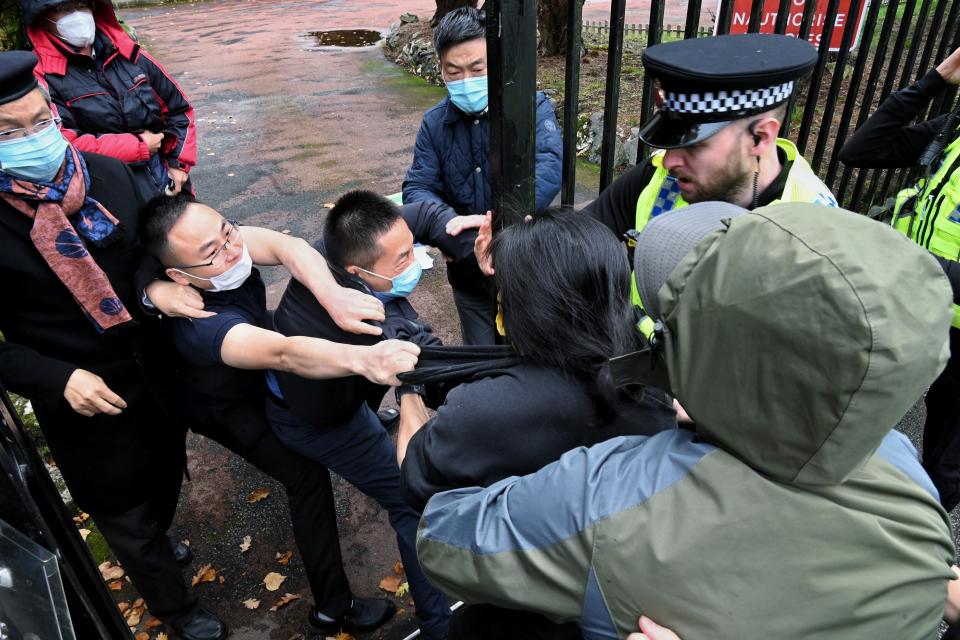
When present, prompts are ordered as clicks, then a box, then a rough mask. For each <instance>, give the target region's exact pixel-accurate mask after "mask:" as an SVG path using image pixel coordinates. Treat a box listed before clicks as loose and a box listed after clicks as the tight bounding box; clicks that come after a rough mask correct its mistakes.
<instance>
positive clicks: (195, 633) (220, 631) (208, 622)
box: [170, 607, 227, 640]
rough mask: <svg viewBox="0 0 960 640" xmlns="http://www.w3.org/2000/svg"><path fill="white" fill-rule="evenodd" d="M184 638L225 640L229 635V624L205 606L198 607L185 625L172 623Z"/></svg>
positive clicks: (190, 639)
mask: <svg viewBox="0 0 960 640" xmlns="http://www.w3.org/2000/svg"><path fill="white" fill-rule="evenodd" d="M170 626H171V627H173V629H174V631H176V632H177V633H179V634H180V637H181V638H183V640H223V639H224V638H226V637H227V625H225V624H223V621H222V620H220V618H218V617H217V616H215V615H213V614H212V613H210V612H209V611H207V610H206V609H204V608H203V607H201V608H199V609H197V613H196V614H194V616H193V617H192V618H190V620H188V621H187V622H186V623H185V624H183V625H177V624H171V625H170Z"/></svg>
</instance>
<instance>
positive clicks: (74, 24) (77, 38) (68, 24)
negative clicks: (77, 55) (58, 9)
mask: <svg viewBox="0 0 960 640" xmlns="http://www.w3.org/2000/svg"><path fill="white" fill-rule="evenodd" d="M54 24H56V25H57V32H58V33H59V34H60V37H61V38H63V40H64V42H66V43H68V44H71V45H73V46H75V47H76V48H78V49H83V48H84V47H89V46H90V45H92V44H93V39H94V36H96V34H97V26H96V24H94V22H93V14H92V13H90V12H88V11H74V12H73V13H68V14H67V15H65V16H63V17H62V18H60V19H59V20H57V21H56V22H55V23H54Z"/></svg>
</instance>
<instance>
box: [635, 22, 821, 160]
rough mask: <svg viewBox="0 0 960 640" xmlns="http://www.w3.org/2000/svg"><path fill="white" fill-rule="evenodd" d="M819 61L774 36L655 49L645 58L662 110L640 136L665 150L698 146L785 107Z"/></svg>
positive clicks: (804, 45) (803, 46) (804, 47)
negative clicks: (740, 122)
mask: <svg viewBox="0 0 960 640" xmlns="http://www.w3.org/2000/svg"><path fill="white" fill-rule="evenodd" d="M816 62H817V49H816V48H815V47H814V46H813V45H811V44H810V43H808V42H806V41H805V40H799V39H797V38H793V37H791V36H782V35H775V34H761V33H750V34H743V35H726V36H716V37H710V38H691V39H689V40H679V41H676V42H666V43H663V44H658V45H655V46H652V47H650V48H648V49H647V50H645V51H644V52H643V66H644V68H645V69H646V71H647V73H648V74H650V77H651V78H653V79H654V80H655V81H656V82H657V83H658V85H659V91H658V108H659V110H658V111H657V113H656V114H655V115H654V116H653V118H651V120H650V121H649V122H648V123H647V124H646V125H644V127H643V129H642V130H641V132H640V137H641V138H642V139H643V141H644V142H646V143H647V144H649V145H651V146H654V147H663V148H676V147H685V146H689V145H692V144H696V143H698V142H701V141H703V140H705V139H706V138H709V137H710V136H712V135H713V134H715V133H716V132H717V131H719V130H720V129H722V128H723V127H724V126H726V125H727V124H728V123H730V122H731V121H733V120H737V119H739V118H744V117H747V116H750V115H755V114H759V113H764V112H766V111H769V110H771V109H773V108H775V107H777V106H779V105H781V104H783V103H785V102H786V101H787V100H789V99H790V95H791V94H792V93H793V88H794V83H795V82H796V81H797V80H799V79H800V78H802V77H804V76H805V75H806V74H808V73H809V72H810V70H811V69H813V66H814V65H815V64H816Z"/></svg>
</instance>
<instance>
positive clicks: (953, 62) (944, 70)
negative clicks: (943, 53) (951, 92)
mask: <svg viewBox="0 0 960 640" xmlns="http://www.w3.org/2000/svg"><path fill="white" fill-rule="evenodd" d="M937 73H939V74H940V75H941V76H943V79H944V80H946V81H947V82H949V83H950V84H960V47H957V48H956V49H955V50H954V52H953V53H951V54H950V55H949V56H947V58H946V59H945V60H944V61H943V62H941V63H940V64H938V65H937Z"/></svg>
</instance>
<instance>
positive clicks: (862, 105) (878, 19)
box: [487, 0, 960, 212]
mask: <svg viewBox="0 0 960 640" xmlns="http://www.w3.org/2000/svg"><path fill="white" fill-rule="evenodd" d="M487 4H488V5H499V6H503V7H506V6H507V5H511V6H516V7H517V8H516V9H515V11H516V12H517V13H518V14H529V13H530V12H535V11H536V2H535V1H534V0H488V2H487ZM569 4H570V11H569V16H568V23H567V57H566V75H565V87H564V95H563V101H564V108H563V114H564V122H563V140H564V162H563V188H562V191H561V199H562V202H563V203H564V204H572V203H573V199H574V194H575V179H576V157H575V151H576V134H577V131H576V129H577V118H578V106H579V79H580V59H581V58H580V52H581V39H582V34H583V30H584V29H585V28H586V29H588V30H593V31H597V32H599V33H600V34H601V36H606V37H607V39H608V44H607V60H606V71H607V73H606V78H607V81H606V87H605V101H604V111H603V121H604V123H605V126H604V129H603V140H602V144H603V147H602V152H601V154H600V156H601V166H600V189H601V190H602V189H604V188H605V187H606V186H607V185H609V184H610V182H611V181H612V180H613V179H614V177H615V175H614V174H615V167H614V161H615V158H614V151H615V145H616V138H615V136H616V130H617V127H616V126H609V125H608V124H607V123H614V124H615V123H617V122H618V118H617V116H618V113H619V108H620V104H619V99H620V70H621V60H622V55H623V43H624V35H625V33H629V34H633V33H640V34H641V37H643V38H644V45H645V46H650V45H653V44H657V43H659V42H662V41H663V40H664V39H666V38H668V37H670V38H676V37H683V38H694V37H709V35H711V34H712V33H714V32H715V33H717V34H725V33H745V32H751V33H755V32H765V33H786V34H789V35H795V36H797V37H801V38H804V39H807V40H808V41H810V42H812V43H813V44H815V45H817V47H818V51H819V58H818V62H817V65H816V67H815V68H814V71H813V73H812V74H811V76H810V77H809V78H808V79H806V80H805V81H803V82H802V83H801V84H800V86H799V88H798V90H797V92H796V95H795V97H794V99H793V101H792V103H791V105H790V109H789V110H788V117H787V119H786V122H784V124H783V129H782V131H781V134H782V135H784V136H787V137H789V138H790V139H792V140H793V141H794V142H796V143H797V146H798V148H799V149H800V150H801V152H802V153H803V154H804V156H805V157H806V158H807V159H808V160H809V161H810V163H811V165H812V166H813V168H814V170H815V171H816V172H817V173H818V174H819V175H820V177H821V178H823V180H824V181H825V182H826V183H827V185H828V186H829V187H830V188H831V189H832V190H833V191H834V193H835V195H836V196H837V199H838V200H839V201H840V203H841V205H842V206H844V207H846V208H849V209H853V210H857V211H862V212H865V211H866V210H867V209H868V208H869V207H870V205H872V204H876V203H879V202H882V201H883V200H884V199H885V198H886V197H887V196H889V195H891V194H892V193H894V192H895V191H896V190H898V189H900V188H902V187H903V186H904V185H905V184H907V183H908V182H909V181H911V180H914V179H915V173H914V172H913V171H910V170H892V169H891V170H886V169H879V170H857V169H852V168H849V167H845V166H843V165H842V164H841V163H840V162H839V159H838V154H839V151H840V148H841V147H842V146H843V142H844V141H845V140H846V139H847V137H848V136H849V135H850V134H851V133H852V132H853V131H854V130H855V129H856V128H857V127H858V126H860V125H861V124H862V123H863V122H864V121H865V120H866V119H867V117H868V116H869V115H870V113H871V112H872V111H873V110H874V109H875V108H876V106H877V105H878V104H879V103H880V101H881V100H883V98H885V97H886V96H887V95H888V94H889V93H890V92H891V91H894V90H896V89H898V88H900V87H903V86H906V85H907V84H909V83H911V82H913V81H914V80H915V79H916V78H918V77H919V76H920V75H922V74H924V73H925V72H926V71H927V70H928V69H929V68H930V67H931V66H933V65H934V64H936V63H937V62H938V61H939V60H941V59H943V58H944V57H945V56H946V55H947V54H948V53H949V52H950V50H951V47H952V46H957V44H956V39H957V33H958V29H960V15H958V14H960V0H720V2H719V5H717V4H715V3H713V2H710V3H708V5H707V6H704V4H703V2H702V0H688V2H687V12H686V19H685V24H684V26H683V28H682V30H681V29H678V28H677V27H673V26H669V25H664V18H665V8H666V6H665V5H666V0H650V14H649V20H648V22H647V24H646V25H626V24H625V23H624V13H625V8H626V7H625V4H626V3H625V0H612V1H611V3H610V19H609V21H608V22H606V23H605V24H601V25H599V26H598V25H596V24H594V23H587V24H584V23H583V21H582V15H581V10H582V7H581V4H582V3H581V2H579V1H578V0H571V2H570V3H569ZM710 22H712V23H713V29H712V30H704V29H703V28H702V27H701V24H703V23H710ZM498 28H499V27H498V26H497V25H492V26H488V29H493V30H495V29H498ZM491 43H492V41H491ZM506 45H507V46H508V47H512V48H511V52H512V53H511V56H507V57H505V58H504V59H505V60H509V61H510V65H511V66H513V67H515V68H516V67H518V66H520V65H522V64H523V62H524V60H523V59H522V56H525V55H534V54H533V53H531V52H532V51H533V48H532V47H527V48H526V49H524V50H523V51H521V50H520V49H521V47H520V46H519V45H518V44H517V43H506ZM491 75H492V74H491ZM643 83H644V84H643V93H642V98H641V109H640V117H641V120H646V119H647V118H649V117H650V115H651V113H652V112H653V84H652V82H651V80H650V78H648V77H645V78H644V80H643ZM532 100H533V96H532V95H531V96H529V101H532ZM955 101H956V88H955V87H954V88H951V90H949V91H947V92H944V94H942V95H941V96H939V97H938V99H937V100H935V101H934V102H933V103H932V105H931V107H930V109H929V110H928V112H927V113H925V114H923V116H922V117H923V118H929V117H933V116H936V115H938V114H941V113H946V112H948V111H950V110H951V109H953V108H954V103H955ZM514 108H516V105H512V104H505V105H504V107H503V111H498V110H496V109H493V108H492V109H491V118H493V119H496V118H501V117H502V118H506V119H507V120H509V119H510V118H511V117H512V116H511V110H512V109H514ZM516 133H517V134H518V137H519V138H521V139H522V138H523V137H524V136H531V140H532V136H533V132H532V131H530V132H524V131H517V132H516ZM515 138H516V137H513V138H511V139H510V142H511V143H512V142H513V141H514V139H515ZM491 151H492V153H494V152H495V150H491ZM649 152H650V150H649V149H647V148H645V147H644V146H643V145H640V146H639V148H638V151H637V162H642V161H643V160H644V159H645V158H646V157H647V155H648V154H649ZM505 182H507V183H510V182H512V183H518V181H517V180H515V179H514V180H507V181H505ZM516 204H517V205H518V206H526V208H528V209H529V208H531V207H532V202H531V203H526V202H524V201H518V202H516Z"/></svg>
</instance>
